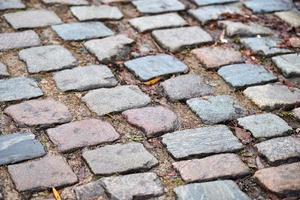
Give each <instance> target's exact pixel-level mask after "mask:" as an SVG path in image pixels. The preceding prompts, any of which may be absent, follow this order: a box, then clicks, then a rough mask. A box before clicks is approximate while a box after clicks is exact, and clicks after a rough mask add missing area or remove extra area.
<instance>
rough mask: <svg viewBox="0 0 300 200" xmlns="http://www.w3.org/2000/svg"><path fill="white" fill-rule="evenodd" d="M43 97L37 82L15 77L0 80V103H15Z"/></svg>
mask: <svg viewBox="0 0 300 200" xmlns="http://www.w3.org/2000/svg"><path fill="white" fill-rule="evenodd" d="M40 96H43V92H42V90H41V89H40V88H39V86H38V84H37V82H36V81H35V80H33V79H31V78H26V77H17V78H10V79H3V80H0V102H6V101H17V100H24V99H31V98H36V97H40Z"/></svg>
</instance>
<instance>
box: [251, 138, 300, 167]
mask: <svg viewBox="0 0 300 200" xmlns="http://www.w3.org/2000/svg"><path fill="white" fill-rule="evenodd" d="M255 146H256V148H257V150H258V152H259V154H260V155H262V156H263V157H265V158H267V160H268V162H270V163H278V162H281V161H286V160H288V159H299V158H300V138H297V137H292V136H290V137H280V138H275V139H271V140H267V141H264V142H261V143H258V144H256V145H255Z"/></svg>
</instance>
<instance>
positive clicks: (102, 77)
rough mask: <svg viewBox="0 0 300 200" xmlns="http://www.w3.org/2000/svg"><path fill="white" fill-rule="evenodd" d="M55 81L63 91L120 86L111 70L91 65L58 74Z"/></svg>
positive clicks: (102, 66) (55, 75) (103, 66)
mask: <svg viewBox="0 0 300 200" xmlns="http://www.w3.org/2000/svg"><path fill="white" fill-rule="evenodd" d="M54 80H55V82H56V85H57V87H58V88H59V89H60V90H62V91H73V90H76V91H85V90H91V89H96V88H101V87H113V86H116V85H117V84H118V81H117V80H116V78H115V76H114V75H113V73H112V72H111V70H110V69H109V68H108V67H107V66H105V65H89V66H85V67H77V68H74V69H67V70H63V71H60V72H56V73H55V74H54Z"/></svg>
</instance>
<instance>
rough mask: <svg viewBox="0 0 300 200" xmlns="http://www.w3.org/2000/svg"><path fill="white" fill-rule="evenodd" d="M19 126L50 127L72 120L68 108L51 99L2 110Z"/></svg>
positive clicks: (29, 102) (26, 102)
mask: <svg viewBox="0 0 300 200" xmlns="http://www.w3.org/2000/svg"><path fill="white" fill-rule="evenodd" d="M4 113H5V114H7V115H9V116H10V117H12V119H13V120H14V121H15V122H16V123H17V124H18V125H19V126H22V127H24V126H50V125H53V124H63V123H66V122H69V121H71V120H72V115H71V113H70V112H69V110H68V108H67V107H66V106H65V105H64V104H62V103H60V102H57V101H55V100H53V99H49V98H48V99H43V100H30V101H25V102H23V103H20V104H16V105H12V106H9V107H7V108H6V109H5V110H4Z"/></svg>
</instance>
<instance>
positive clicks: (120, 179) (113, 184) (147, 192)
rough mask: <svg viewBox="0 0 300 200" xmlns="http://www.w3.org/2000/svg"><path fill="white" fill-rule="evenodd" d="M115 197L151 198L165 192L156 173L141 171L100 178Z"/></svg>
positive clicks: (126, 198) (124, 199)
mask: <svg viewBox="0 0 300 200" xmlns="http://www.w3.org/2000/svg"><path fill="white" fill-rule="evenodd" d="M100 180H101V181H102V184H103V186H104V188H105V189H106V191H107V192H108V193H109V194H110V195H111V197H112V198H113V199H117V200H130V199H133V198H140V199H145V198H147V199H150V200H151V197H158V196H161V195H162V194H163V187H162V184H161V182H160V180H159V178H158V177H157V175H156V174H154V173H151V172H150V173H139V174H130V175H125V176H116V177H108V178H102V179H100Z"/></svg>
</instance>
